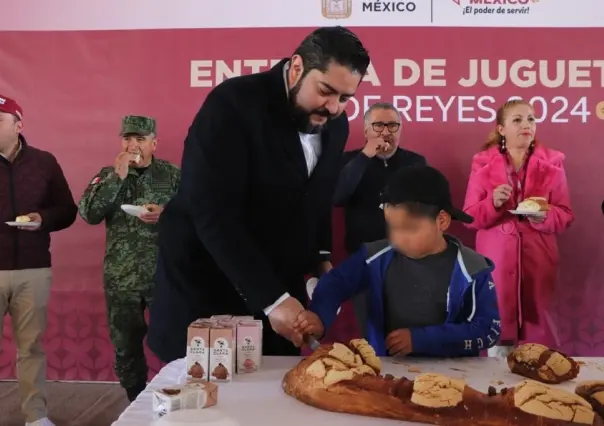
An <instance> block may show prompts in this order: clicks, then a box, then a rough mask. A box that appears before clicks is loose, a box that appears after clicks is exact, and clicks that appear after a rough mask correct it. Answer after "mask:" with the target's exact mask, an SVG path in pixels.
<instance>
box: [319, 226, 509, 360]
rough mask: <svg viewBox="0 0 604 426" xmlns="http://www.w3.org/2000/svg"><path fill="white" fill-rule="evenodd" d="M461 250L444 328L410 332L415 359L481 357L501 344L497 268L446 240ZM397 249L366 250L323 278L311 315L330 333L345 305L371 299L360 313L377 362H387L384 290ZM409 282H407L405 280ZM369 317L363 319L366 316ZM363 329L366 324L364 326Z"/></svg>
mask: <svg viewBox="0 0 604 426" xmlns="http://www.w3.org/2000/svg"><path fill="white" fill-rule="evenodd" d="M447 240H448V241H450V242H452V243H454V244H455V245H457V246H458V248H459V249H458V251H457V263H456V264H455V268H454V270H453V273H452V274H451V280H450V283H449V291H448V294H447V319H446V321H445V323H444V324H439V325H433V326H428V327H417V328H411V329H410V331H411V339H412V346H413V353H412V354H409V355H415V356H435V357H459V356H476V355H479V353H480V350H482V349H487V348H490V347H492V346H494V345H495V344H496V343H497V340H498V338H499V335H500V334H501V323H500V320H499V310H498V308H497V296H496V293H495V284H494V283H493V278H492V276H491V272H492V271H493V269H494V265H493V262H491V261H490V260H489V259H487V258H485V257H484V256H481V255H480V254H478V253H476V252H475V251H474V250H472V249H470V248H468V247H465V246H463V245H462V244H461V242H459V240H457V239H455V238H453V237H450V236H447ZM394 255H395V249H394V248H392V247H391V246H390V245H389V242H388V241H386V240H382V241H377V242H374V243H369V244H365V245H363V246H362V247H361V249H360V250H358V251H357V252H356V253H354V254H353V255H352V256H350V257H349V258H348V259H346V260H345V261H344V262H342V263H341V264H340V265H339V266H338V267H336V268H334V269H332V270H331V271H330V272H329V273H328V274H326V275H324V276H323V277H322V278H321V280H320V281H319V283H318V284H317V287H316V289H315V290H314V292H313V295H312V300H311V303H310V307H309V309H310V310H311V311H313V312H314V313H316V314H317V315H318V316H319V317H320V318H321V321H322V322H323V325H324V327H325V329H326V330H327V329H328V328H329V327H330V326H331V324H332V323H333V322H334V320H335V318H336V315H337V311H338V308H339V307H340V305H341V304H342V303H343V302H345V301H347V300H350V299H352V298H354V297H355V296H357V295H360V294H362V293H364V294H365V295H366V297H365V300H366V303H365V307H364V310H365V312H364V313H361V315H359V313H357V316H361V317H365V318H363V319H361V318H359V322H360V323H361V324H360V325H361V328H363V329H364V334H365V336H364V337H365V338H366V339H367V340H368V342H369V343H370V344H371V346H373V348H374V349H375V351H376V353H377V355H378V356H387V355H388V354H387V350H386V345H385V340H386V336H385V335H384V333H385V331H384V310H383V305H384V304H383V297H384V295H383V288H384V279H385V277H386V271H387V269H388V266H389V264H390V261H391V260H392V258H393V256H394ZM400 279H404V277H400ZM363 314H364V315H363ZM363 323H364V324H363Z"/></svg>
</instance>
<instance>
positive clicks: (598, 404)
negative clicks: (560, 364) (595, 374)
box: [575, 380, 604, 418]
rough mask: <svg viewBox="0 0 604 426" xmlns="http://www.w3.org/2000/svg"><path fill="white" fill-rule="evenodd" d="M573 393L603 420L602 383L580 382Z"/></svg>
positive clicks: (603, 392)
mask: <svg viewBox="0 0 604 426" xmlns="http://www.w3.org/2000/svg"><path fill="white" fill-rule="evenodd" d="M575 393H576V394H577V395H579V396H580V397H581V398H583V399H585V400H586V401H587V402H588V403H589V404H590V405H591V407H592V408H593V409H594V411H595V412H596V413H598V414H599V415H600V417H602V418H604V381H597V380H593V381H586V382H580V383H579V384H578V385H577V387H576V388H575Z"/></svg>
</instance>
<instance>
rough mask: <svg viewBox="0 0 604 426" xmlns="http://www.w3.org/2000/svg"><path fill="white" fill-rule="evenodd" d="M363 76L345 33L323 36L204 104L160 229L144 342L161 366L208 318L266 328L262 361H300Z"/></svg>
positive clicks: (337, 30) (365, 61)
mask: <svg viewBox="0 0 604 426" xmlns="http://www.w3.org/2000/svg"><path fill="white" fill-rule="evenodd" d="M368 66H369V56H368V53H367V51H366V50H365V48H364V47H363V45H362V43H361V42H360V41H359V39H358V38H357V37H356V36H355V35H354V34H353V33H351V32H350V31H349V30H347V29H345V28H342V27H329V28H320V29H318V30H316V31H314V32H313V33H311V34H310V35H309V36H308V37H307V38H306V39H304V41H302V43H301V44H300V46H299V47H298V48H297V49H296V51H295V52H294V54H293V56H292V57H291V58H288V59H284V60H283V61H281V62H280V63H279V64H277V65H276V66H275V67H273V68H272V69H271V70H270V71H267V72H263V73H259V74H254V75H248V76H242V77H236V78H232V79H230V80H227V81H225V82H223V83H222V84H220V85H219V86H217V87H216V88H214V89H213V90H212V91H211V92H210V94H209V95H208V96H207V98H206V100H205V102H204V103H203V105H202V107H201V109H200V110H199V112H198V114H197V116H196V117H195V119H194V121H193V124H192V125H191V127H190V129H189V133H188V136H187V139H186V141H185V147H184V153H183V159H182V172H181V184H180V188H179V190H178V192H177V194H176V196H175V197H174V198H173V200H172V201H171V202H170V203H169V204H168V205H167V206H166V208H165V210H164V212H163V213H162V216H161V219H160V222H159V238H158V244H159V256H158V265H157V272H156V274H157V284H156V291H155V295H154V303H153V306H152V308H151V318H150V325H149V334H148V342H149V346H150V348H151V349H152V350H153V351H154V352H155V354H156V355H158V356H159V358H160V359H161V360H163V361H164V362H169V361H172V360H174V359H177V358H180V357H183V356H184V355H185V352H186V344H187V342H186V334H187V327H188V325H189V324H190V323H191V322H192V321H194V320H195V319H197V318H200V317H208V316H210V315H216V314H231V315H249V314H252V315H255V316H256V317H258V318H262V319H263V320H264V321H265V324H264V351H263V352H264V354H265V355H297V354H298V355H299V349H297V348H296V347H299V346H300V345H301V344H302V336H300V335H299V334H298V333H297V332H296V331H295V330H294V328H293V323H294V321H295V320H296V318H297V316H298V314H299V313H300V312H301V311H302V310H303V308H304V307H303V304H305V303H306V293H305V285H304V275H305V274H307V273H309V272H312V271H315V270H317V268H319V267H320V269H323V270H324V271H325V270H328V269H329V268H330V267H331V263H330V262H329V253H330V251H331V201H332V198H333V193H334V189H335V185H336V181H337V178H338V172H339V170H338V168H339V164H340V162H341V156H342V152H343V150H344V146H345V145H346V141H347V138H348V118H347V116H346V114H345V113H344V109H345V107H346V104H347V103H348V101H349V99H350V98H351V97H352V96H354V94H355V92H356V90H357V87H358V85H359V84H360V82H361V80H362V78H363V76H364V74H365V73H366V71H367V67H368Z"/></svg>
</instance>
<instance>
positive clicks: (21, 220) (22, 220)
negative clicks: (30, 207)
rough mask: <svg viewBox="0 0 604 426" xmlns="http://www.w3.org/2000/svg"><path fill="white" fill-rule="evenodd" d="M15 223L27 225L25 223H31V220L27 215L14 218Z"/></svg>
mask: <svg viewBox="0 0 604 426" xmlns="http://www.w3.org/2000/svg"><path fill="white" fill-rule="evenodd" d="M15 222H18V223H27V222H31V218H30V217H29V216H27V215H23V216H17V217H16V218H15Z"/></svg>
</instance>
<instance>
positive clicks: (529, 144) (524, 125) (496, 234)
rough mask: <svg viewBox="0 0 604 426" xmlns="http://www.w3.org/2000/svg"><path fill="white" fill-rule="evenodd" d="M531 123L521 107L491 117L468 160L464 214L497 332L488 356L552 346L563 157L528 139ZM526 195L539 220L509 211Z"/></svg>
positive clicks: (565, 202) (565, 213)
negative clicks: (540, 200)
mask: <svg viewBox="0 0 604 426" xmlns="http://www.w3.org/2000/svg"><path fill="white" fill-rule="evenodd" d="M536 127H537V126H536V123H535V117H534V115H533V109H532V107H531V106H530V105H529V104H528V103H526V102H524V101H519V100H515V101H510V102H508V103H506V104H504V105H503V106H502V107H501V108H500V109H499V110H498V111H497V127H496V128H495V130H494V131H493V133H492V134H491V135H490V137H489V139H488V141H487V143H486V145H485V146H484V148H483V150H482V151H481V152H479V153H478V154H476V155H475V156H474V158H473V160H472V171H471V174H470V180H469V182H468V188H467V191H466V199H465V205H464V211H465V212H466V213H468V214H470V215H472V216H473V217H474V222H473V223H472V224H470V225H469V226H470V227H471V228H474V229H477V230H478V232H477V234H476V250H477V251H478V252H479V253H481V254H482V255H484V256H487V257H488V258H490V259H491V260H493V262H495V271H494V272H493V278H494V281H495V285H496V288H497V298H498V304H499V311H500V312H499V313H500V316H501V329H502V334H501V337H500V341H499V346H497V347H494V348H492V349H491V350H489V355H490V356H500V355H505V354H507V353H508V352H509V351H510V350H511V349H512V348H513V347H514V346H515V345H517V344H519V343H523V342H532V343H541V344H543V345H546V346H549V347H554V348H555V347H557V346H559V342H558V341H557V333H556V331H555V326H554V324H553V321H552V316H551V308H552V302H553V296H554V291H555V289H556V281H557V275H558V244H557V235H558V234H559V233H560V232H562V231H563V230H565V229H566V228H568V227H569V225H570V224H571V222H572V221H573V213H572V210H571V207H570V200H569V194H568V186H567V182H566V174H565V172H564V166H563V161H564V154H562V153H561V152H558V151H554V150H553V149H549V148H547V147H545V146H544V145H543V144H541V143H539V142H538V141H537V140H536V139H535V130H536ZM528 197H545V198H547V200H548V202H549V204H550V210H549V211H547V212H546V213H545V214H543V215H541V216H518V215H514V214H512V213H510V212H509V210H515V209H516V207H517V206H518V204H519V203H520V202H521V201H522V200H524V199H526V198H528Z"/></svg>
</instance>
